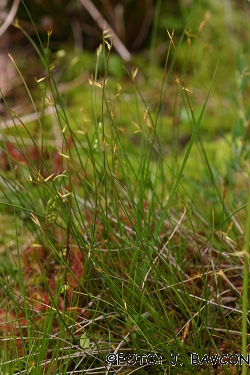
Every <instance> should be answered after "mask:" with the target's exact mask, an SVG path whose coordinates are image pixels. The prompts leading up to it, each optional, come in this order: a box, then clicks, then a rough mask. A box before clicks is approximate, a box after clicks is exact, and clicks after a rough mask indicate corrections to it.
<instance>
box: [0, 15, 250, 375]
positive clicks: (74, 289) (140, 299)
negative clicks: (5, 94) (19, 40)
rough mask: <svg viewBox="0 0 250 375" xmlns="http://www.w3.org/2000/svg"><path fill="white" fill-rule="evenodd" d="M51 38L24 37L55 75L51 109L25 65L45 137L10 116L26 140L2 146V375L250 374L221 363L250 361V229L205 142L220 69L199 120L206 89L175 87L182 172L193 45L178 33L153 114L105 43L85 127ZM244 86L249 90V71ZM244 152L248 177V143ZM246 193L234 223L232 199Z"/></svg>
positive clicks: (35, 126)
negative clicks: (126, 84)
mask: <svg viewBox="0 0 250 375" xmlns="http://www.w3.org/2000/svg"><path fill="white" fill-rule="evenodd" d="M155 22H156V20H155ZM16 26H17V27H19V28H21V27H20V26H19V25H16ZM23 31H24V30H23ZM24 33H25V31H24ZM51 33H52V29H50V30H49V31H48V45H47V46H46V48H44V46H43V44H42V43H41V42H40V45H39V44H38V45H37V44H36V43H35V42H34V41H33V40H32V39H31V38H30V37H29V35H27V34H26V35H27V37H28V38H29V40H30V42H31V44H32V45H33V47H34V48H35V50H36V52H37V53H38V55H39V58H40V61H41V62H42V63H43V65H44V69H46V74H43V76H42V77H41V78H38V79H37V80H36V81H37V84H38V86H39V89H40V92H41V93H42V97H41V99H40V106H39V107H38V105H37V104H36V102H35V100H34V98H33V95H32V93H31V91H30V90H29V87H28V85H27V84H26V80H25V78H24V76H23V75H22V72H21V70H20V69H19V68H18V64H17V63H16V61H15V59H14V58H13V57H12V61H13V63H14V65H15V66H16V68H17V70H18V72H19V74H20V76H21V78H22V80H23V83H24V86H25V89H26V91H27V94H28V96H29V98H30V101H31V103H32V105H33V108H34V111H35V112H36V113H37V122H35V123H29V124H28V123H25V122H24V121H23V120H22V117H20V116H19V115H18V114H17V113H15V112H14V111H13V110H11V108H9V107H8V103H7V102H5V104H6V107H7V108H8V110H9V115H10V118H11V120H12V124H11V125H12V126H10V125H9V124H10V123H9V122H8V123H7V122H6V126H7V125H8V126H7V129H5V130H2V131H1V135H2V143H1V148H2V151H3V153H4V154H3V158H4V159H5V160H4V161H5V162H4V165H5V168H4V169H5V171H4V172H3V173H2V174H1V206H2V212H3V215H10V213H12V214H13V230H14V231H15V237H16V241H15V246H14V249H13V248H8V249H7V247H6V248H5V251H6V254H7V259H8V261H6V267H5V268H1V278H0V282H1V287H2V289H1V307H0V324H1V325H0V330H1V337H2V341H1V349H0V361H1V371H2V372H3V373H10V374H20V373H23V374H41V373H44V374H59V373H60V374H76V373H86V374H93V373H101V374H110V373H114V374H125V373H126V374H132V373H138V374H156V373H159V374H168V373H171V374H172V373H176V374H178V373H187V374H190V373H194V372H196V373H203V374H204V373H208V374H209V373H218V374H219V373H223V372H225V373H228V374H231V373H239V372H240V371H241V368H242V369H243V372H245V373H246V366H245V365H244V364H243V367H241V366H240V365H239V363H236V364H235V366H232V364H231V363H230V360H229V359H228V363H226V362H220V360H219V358H220V356H221V355H222V354H227V355H228V357H226V358H229V356H230V355H231V354H232V353H236V354H239V353H241V352H242V354H243V356H244V357H245V358H246V344H247V340H246V339H247V327H246V322H247V311H248V294H247V291H248V278H247V275H248V242H249V241H248V237H249V225H248V224H247V228H245V220H246V212H245V211H246V210H245V205H246V201H244V197H243V198H242V200H241V199H240V191H239V190H240V188H238V187H237V182H236V178H235V180H234V182H235V186H236V187H235V190H233V188H232V187H231V186H230V188H229V189H228V190H227V189H226V186H224V183H225V181H222V177H221V176H218V173H217V172H216V169H215V168H214V167H213V165H211V162H210V160H209V157H208V154H207V149H206V143H205V142H204V140H203V137H202V132H201V125H202V123H203V121H205V113H206V110H207V104H208V103H209V99H210V96H211V95H213V85H215V83H216V70H217V69H218V68H217V66H218V64H215V65H214V72H213V74H211V77H210V82H209V84H208V86H207V88H206V95H205V97H204V102H203V103H202V107H201V111H200V113H199V115H198V116H196V113H195V112H194V109H193V105H194V104H195V103H194V101H195V99H194V97H193V96H192V93H191V91H192V90H191V89H189V87H188V86H187V85H186V84H185V83H184V82H183V83H182V82H181V79H179V78H177V77H175V80H176V83H177V84H176V86H175V87H176V93H175V98H176V100H175V103H174V104H173V112H174V113H173V120H176V118H177V115H178V117H179V116H180V117H181V115H180V114H181V113H183V112H185V116H186V118H187V119H188V121H189V127H190V130H189V139H188V143H187V145H186V147H184V150H183V152H180V151H179V152H178V155H177V154H176V148H175V147H176V145H174V146H172V149H171V146H169V147H167V149H168V152H169V153H172V154H173V155H174V156H173V158H174V162H175V163H174V165H173V163H172V162H171V157H172V155H171V154H170V155H169V154H167V153H166V146H165V145H164V143H163V141H162V139H163V136H164V131H165V129H164V126H163V125H164V121H165V118H164V113H163V115H162V113H161V111H162V105H163V104H162V103H163V102H164V95H165V90H166V87H168V86H169V85H170V80H171V77H172V75H173V69H174V61H176V59H177V55H178V53H179V52H178V51H179V50H180V45H181V43H183V40H184V36H185V35H186V34H185V32H183V35H182V37H181V39H180V42H179V43H178V44H177V43H176V42H175V41H174V33H173V32H168V33H167V35H168V38H169V47H168V51H167V53H166V56H167V57H166V61H165V67H164V70H163V76H162V81H161V84H160V85H159V86H158V87H157V92H158V95H159V97H158V98H157V105H156V109H154V110H151V108H150V105H148V99H146V97H147V95H148V94H147V93H145V92H144V90H142V89H141V87H140V71H139V70H138V69H137V68H133V69H127V74H128V77H129V79H130V82H132V84H133V92H132V94H131V93H130V94H127V93H126V92H124V91H125V89H124V88H123V86H122V84H120V83H119V84H117V85H112V77H109V60H110V54H111V53H112V38H111V40H110V39H109V38H108V33H107V32H106V33H104V35H103V44H102V46H100V47H99V48H98V51H97V56H96V67H95V72H94V74H93V75H92V76H90V78H89V82H88V85H89V86H88V92H89V95H90V100H91V103H92V113H88V114H85V112H84V107H83V108H82V111H81V113H82V118H78V117H77V116H75V115H74V114H73V115H72V113H71V111H70V109H69V108H68V106H67V104H66V103H65V100H64V98H63V97H62V95H61V93H60V91H59V89H58V85H57V83H56V81H55V78H54V75H53V72H54V69H55V66H54V64H53V61H52V57H51V54H50V50H49V39H50V36H51ZM37 39H38V41H40V39H39V35H38V34H37ZM189 44H190V42H189ZM152 48H153V44H152ZM170 56H171V59H172V60H171V64H170ZM101 63H102V66H104V69H103V70H102V76H101V77H100V76H99V65H100V64H101ZM125 69H126V68H125ZM151 69H152V67H151ZM241 74H244V78H245V77H246V79H247V77H248V68H247V67H246V66H245V69H244V72H241ZM240 87H241V90H242V94H243V92H244V89H245V87H246V86H245V85H242V86H240ZM131 98H132V99H131ZM82 100H83V102H84V100H85V98H82ZM177 103H179V104H178V105H179V106H180V108H177ZM47 107H48V108H52V109H53V113H54V119H53V120H52V119H49V118H48V117H46V116H45V114H46V113H47V112H46V110H47ZM163 112H164V111H163ZM125 114H126V116H125ZM128 119H129V120H128ZM173 124H174V125H173V128H174V129H173V136H174V135H175V136H176V142H177V143H178V141H179V140H180V138H179V135H178V132H176V129H175V126H178V124H176V122H175V121H174V122H173ZM163 130H164V131H163ZM10 139H11V141H10ZM243 145H244V147H243V148H242V154H244V157H245V160H246V162H247V160H248V154H247V149H248V141H247V135H246V137H245V139H243ZM243 150H245V153H244V152H243ZM166 154H167V155H166ZM4 155H5V156H4ZM193 160H195V162H196V166H197V168H198V165H197V160H199V164H200V165H199V167H200V171H201V173H199V176H198V178H197V175H195V176H194V177H193V178H192V176H191V174H190V170H191V167H190V166H189V163H190V161H191V162H193ZM241 162H242V159H241V158H240V159H239V163H241ZM239 166H240V164H239ZM228 168H229V166H228ZM230 171H231V172H232V180H233V176H234V173H235V171H234V170H233V169H231V170H230ZM238 173H239V171H238ZM242 178H243V177H242ZM243 183H244V181H243ZM204 186H208V193H207V194H208V198H207V200H206V201H204V200H203V198H204V196H203V195H202V190H204ZM198 190H200V194H198V193H197V191H198ZM193 191H195V192H196V193H195V194H194V193H193ZM234 193H235V194H238V195H239V202H237V203H238V206H237V207H233V208H232V207H231V206H230V202H228V201H227V198H228V197H230V196H231V195H233V194H234ZM194 195H195V196H194ZM205 205H207V207H206V212H209V215H210V216H209V215H208V214H206V212H204V211H205V210H203V206H205ZM208 210H209V211H208ZM248 222H249V219H248ZM27 228H28V235H26V238H25V241H23V236H22V233H24V230H27ZM25 234H26V233H25ZM21 241H22V243H21ZM244 242H245V247H243V245H244ZM12 246H13V245H12ZM243 270H244V285H243V284H242V279H241V274H242V271H243ZM242 285H243V286H244V292H243V298H242V293H241V290H242ZM135 353H137V354H135ZM192 353H196V357H195V359H196V363H195V366H194V364H192V363H191V360H190V358H191V354H192ZM210 356H212V358H217V359H216V363H211V361H210V358H211V357H210ZM216 356H218V357H216ZM234 358H235V357H234ZM233 371H235V372H233Z"/></svg>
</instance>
